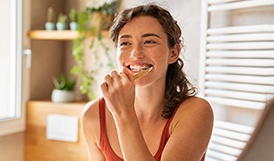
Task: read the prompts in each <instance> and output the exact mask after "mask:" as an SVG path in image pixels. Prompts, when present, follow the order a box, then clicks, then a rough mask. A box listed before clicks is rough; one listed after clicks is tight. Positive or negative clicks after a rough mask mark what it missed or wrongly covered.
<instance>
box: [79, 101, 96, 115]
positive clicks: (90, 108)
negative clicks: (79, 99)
mask: <svg viewBox="0 0 274 161" xmlns="http://www.w3.org/2000/svg"><path fill="white" fill-rule="evenodd" d="M96 116H97V117H98V116H99V100H94V101H90V102H88V103H87V104H86V105H85V107H84V108H83V111H82V119H94V118H97V117H96Z"/></svg>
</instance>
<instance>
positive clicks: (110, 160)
mask: <svg viewBox="0 0 274 161" xmlns="http://www.w3.org/2000/svg"><path fill="white" fill-rule="evenodd" d="M175 113H176V110H175V111H174V113H173V115H172V116H171V117H170V118H169V119H168V121H167V123H166V125H165V127H164V130H163V133H162V137H161V140H160V145H159V148H158V150H157V152H156V154H155V155H154V158H155V160H156V161H160V160H161V155H162V152H163V150H164V147H165V145H166V143H167V141H168V139H169V125H170V123H171V121H172V119H173V117H174V115H175ZM99 115H100V148H101V151H102V153H103V155H104V156H105V159H106V161H124V160H123V159H122V158H120V157H119V156H118V155H117V154H116V153H115V152H114V151H113V150H112V148H111V146H110V144H109V141H108V138H107V133H106V118H105V100H104V99H103V98H101V99H100V100H99ZM204 158H205V155H204V156H203V158H202V159H201V161H204Z"/></svg>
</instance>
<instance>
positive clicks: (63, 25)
mask: <svg viewBox="0 0 274 161" xmlns="http://www.w3.org/2000/svg"><path fill="white" fill-rule="evenodd" d="M56 28H57V30H59V31H61V30H65V29H67V15H65V14H63V13H60V14H59V15H58V19H57V23H56Z"/></svg>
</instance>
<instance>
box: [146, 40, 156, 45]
mask: <svg viewBox="0 0 274 161" xmlns="http://www.w3.org/2000/svg"><path fill="white" fill-rule="evenodd" d="M144 44H156V42H155V41H153V40H146V41H145V42H144Z"/></svg>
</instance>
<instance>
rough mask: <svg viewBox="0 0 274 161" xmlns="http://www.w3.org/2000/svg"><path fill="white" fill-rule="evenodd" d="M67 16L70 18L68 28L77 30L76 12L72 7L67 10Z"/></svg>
mask: <svg viewBox="0 0 274 161" xmlns="http://www.w3.org/2000/svg"><path fill="white" fill-rule="evenodd" d="M69 18H70V23H69V26H70V30H73V31H75V30H77V29H78V22H77V21H78V14H77V12H76V10H75V9H74V8H72V9H71V10H70V12H69Z"/></svg>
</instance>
